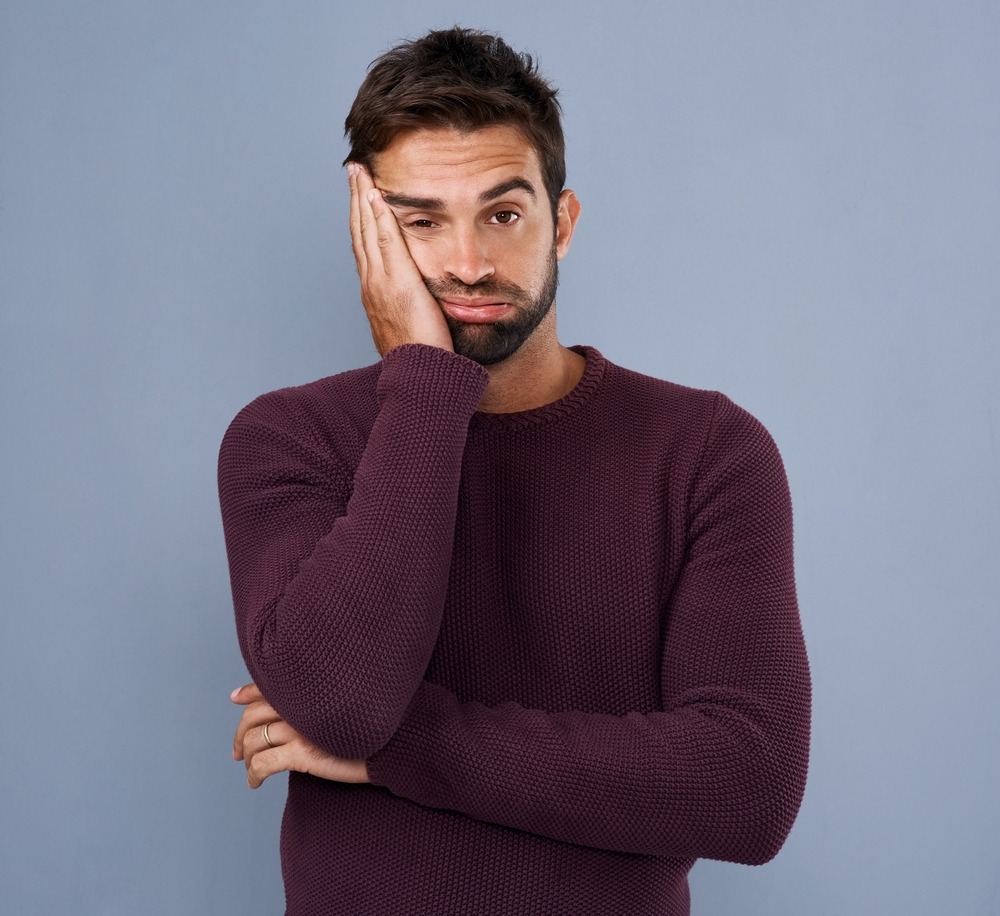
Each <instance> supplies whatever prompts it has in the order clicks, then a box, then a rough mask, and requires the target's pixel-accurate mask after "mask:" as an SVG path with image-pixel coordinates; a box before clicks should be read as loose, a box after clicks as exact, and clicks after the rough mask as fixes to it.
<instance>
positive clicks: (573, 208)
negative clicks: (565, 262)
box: [556, 188, 581, 261]
mask: <svg viewBox="0 0 1000 916" xmlns="http://www.w3.org/2000/svg"><path fill="white" fill-rule="evenodd" d="M580 210H581V207H580V201H579V199H578V198H577V196H576V193H575V192H574V191H571V190H570V189H569V188H567V189H566V190H565V191H563V192H562V194H560V195H559V207H558V209H557V210H556V258H557V260H560V261H561V260H562V259H563V258H564V257H566V253H567V252H568V251H569V245H570V242H572V241H573V231H574V230H575V229H576V221H577V220H578V219H579V218H580Z"/></svg>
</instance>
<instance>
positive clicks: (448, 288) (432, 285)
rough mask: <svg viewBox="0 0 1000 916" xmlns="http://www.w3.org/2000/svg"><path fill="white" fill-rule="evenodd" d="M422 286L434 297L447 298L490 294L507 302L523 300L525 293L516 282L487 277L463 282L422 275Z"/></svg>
mask: <svg viewBox="0 0 1000 916" xmlns="http://www.w3.org/2000/svg"><path fill="white" fill-rule="evenodd" d="M423 280H424V286H426V287H427V290H428V291H429V292H430V294H431V295H432V296H433V297H434V298H435V299H447V298H448V297H449V296H460V297H470V298H471V297H474V296H484V297H485V296H490V297H494V298H497V299H504V300H506V301H508V302H510V301H513V302H518V301H523V300H524V299H525V298H527V294H526V293H525V291H524V290H523V289H521V287H520V286H518V285H517V284H516V283H505V282H504V281H502V280H494V279H491V278H489V277H488V278H487V279H485V280H480V281H479V282H478V283H471V284H470V283H463V282H462V281H461V280H458V279H456V278H452V279H450V280H434V279H432V278H430V277H424V278H423Z"/></svg>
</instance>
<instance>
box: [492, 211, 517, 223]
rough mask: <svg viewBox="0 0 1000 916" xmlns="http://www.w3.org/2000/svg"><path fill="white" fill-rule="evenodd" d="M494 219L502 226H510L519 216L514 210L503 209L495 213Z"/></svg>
mask: <svg viewBox="0 0 1000 916" xmlns="http://www.w3.org/2000/svg"><path fill="white" fill-rule="evenodd" d="M493 219H494V220H496V221H497V222H498V223H500V224H501V225H502V226H508V225H510V224H511V223H513V222H516V221H517V220H518V219H519V217H518V215H517V214H516V213H514V212H513V211H512V210H501V211H500V212H499V213H494V214H493Z"/></svg>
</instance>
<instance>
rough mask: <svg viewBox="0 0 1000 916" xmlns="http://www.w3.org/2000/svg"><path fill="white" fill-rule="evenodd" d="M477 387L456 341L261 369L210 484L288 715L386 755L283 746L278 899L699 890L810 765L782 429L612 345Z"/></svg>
mask: <svg viewBox="0 0 1000 916" xmlns="http://www.w3.org/2000/svg"><path fill="white" fill-rule="evenodd" d="M581 352H583V353H585V355H586V357H587V367H586V370H585V373H584V376H583V378H582V380H581V381H580V383H579V384H578V385H577V387H576V388H575V389H574V390H573V391H572V392H571V393H570V394H568V395H567V396H566V397H565V398H563V399H562V400H560V401H558V402H556V403H554V404H550V405H548V406H546V407H542V408H539V409H537V410H530V411H525V412H522V413H514V414H483V413H477V412H476V406H477V404H478V403H479V400H480V398H481V396H482V394H483V392H484V390H485V388H486V384H487V378H488V377H487V373H486V371H485V370H484V369H483V368H482V367H480V366H478V365H477V364H475V363H473V362H471V361H470V360H467V359H465V358H463V357H460V356H456V355H454V354H452V353H448V352H445V351H443V350H438V349H434V348H431V347H425V346H420V345H407V346H403V347H399V348H397V349H395V350H393V351H392V352H391V353H389V354H388V355H387V356H386V358H385V359H384V360H383V361H382V362H381V363H379V364H376V365H374V366H369V367H368V368H365V369H359V370H355V371H352V372H346V373H343V374H341V375H337V376H334V377H332V378H327V379H322V380H321V381H318V382H314V383H312V384H309V385H304V386H302V387H300V388H291V389H285V390H282V391H276V392H273V393H271V394H268V395H264V396H263V397H261V398H258V399H257V400H256V401H254V402H253V403H252V404H250V405H249V406H248V407H247V408H245V409H244V410H243V411H242V412H241V413H240V414H239V415H238V416H237V418H236V419H235V420H234V421H233V424H232V426H231V427H230V429H229V431H228V433H227V434H226V437H225V440H224V442H223V445H222V453H221V457H220V469H219V485H220V492H221V500H222V512H223V519H224V523H225V532H226V543H227V547H228V551H229V562H230V569H231V574H232V586H233V595H234V602H235V608H236V623H237V630H238V633H239V641H240V647H241V649H242V651H243V656H244V658H245V659H246V663H247V667H248V668H249V670H250V674H251V676H252V677H253V679H254V680H255V681H256V682H257V684H258V685H259V686H260V688H261V689H262V691H263V692H264V694H265V696H267V698H268V699H269V700H270V701H271V703H272V704H273V705H274V707H275V708H276V709H277V710H278V711H279V712H280V713H281V715H282V716H283V717H284V718H285V719H286V720H287V721H288V722H289V723H291V724H292V725H293V726H294V727H295V728H296V729H298V730H299V731H300V732H301V733H302V734H304V735H305V736H307V737H308V738H310V739H311V740H312V741H314V742H315V743H316V744H318V745H319V746H321V747H323V748H325V749H327V750H329V751H331V752H333V753H335V754H338V755H341V756H344V757H352V758H356V757H364V758H367V759H368V761H369V772H370V775H371V779H372V782H373V785H365V786H351V785H341V784H338V783H333V782H326V781H324V780H321V779H317V778H315V777H312V776H308V775H304V774H299V773H293V774H291V776H290V778H289V789H288V802H287V805H286V808H285V816H284V820H283V823H282V834H281V852H282V867H283V872H284V876H285V887H286V894H287V900H288V913H289V914H296V916H299V914H301V916H323V914H335V913H336V914H368V913H370V914H377V916H392V914H407V916H411V914H423V913H427V914H444V913H457V914H499V913H510V914H518V916H524V914H546V916H548V914H561V913H565V914H573V916H581V914H603V913H622V914H644V913H659V914H670V916H675V914H676V916H681V914H687V913H688V911H689V903H688V886H687V873H688V871H689V869H690V868H691V866H692V864H693V863H694V860H695V859H696V858H697V857H699V856H706V857H710V858H715V859H728V860H732V861H736V862H745V863H761V862H765V861H767V860H768V859H770V858H771V857H772V856H774V855H775V853H776V852H777V851H778V849H779V848H780V846H781V844H782V842H783V841H784V839H785V836H786V835H787V833H788V830H789V829H790V827H791V825H792V822H793V820H794V818H795V815H796V812H797V809H798V806H799V801H800V799H801V796H802V791H803V786H804V783H805V776H806V759H807V752H808V730H809V672H808V666H807V662H806V656H805V650H804V648H803V643H802V634H801V629H800V625H799V619H798V610H797V605H796V598H795V585H794V579H793V571H792V527H791V510H790V504H789V497H788V488H787V484H786V481H785V475H784V471H783V469H782V465H781V459H780V458H779V456H778V452H777V450H776V449H775V446H774V444H773V442H772V440H771V438H770V437H769V436H768V434H767V432H766V431H765V430H764V429H763V427H762V426H761V425H760V424H759V423H758V422H757V421H756V420H755V419H754V418H753V417H751V416H750V415H749V414H747V413H746V412H745V411H743V410H741V409H740V408H739V407H737V406H735V405H734V404H733V403H732V402H731V401H729V400H728V399H726V398H725V397H724V396H722V395H720V394H714V393H710V392H704V391H697V390H693V389H690V388H683V387H681V386H678V385H674V384H671V383H668V382H663V381H658V380H655V379H652V378H648V377H646V376H642V375H639V374H637V373H634V372H630V371H628V370H625V369H622V368H620V367H618V366H615V365H613V364H612V363H610V362H608V361H606V360H605V359H604V358H603V357H602V356H601V355H600V354H599V353H597V352H596V351H595V350H592V349H583V350H581Z"/></svg>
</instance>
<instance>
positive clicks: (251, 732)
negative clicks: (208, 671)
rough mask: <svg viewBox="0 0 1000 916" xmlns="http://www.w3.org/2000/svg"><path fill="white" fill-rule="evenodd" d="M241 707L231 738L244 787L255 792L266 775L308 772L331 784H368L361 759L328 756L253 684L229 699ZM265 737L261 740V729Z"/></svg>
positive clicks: (262, 735) (231, 695)
mask: <svg viewBox="0 0 1000 916" xmlns="http://www.w3.org/2000/svg"><path fill="white" fill-rule="evenodd" d="M229 698H230V699H231V700H232V701H233V702H234V703H238V704H239V705H240V706H244V707H245V709H244V710H243V716H242V718H241V719H240V724H239V725H238V726H237V728H236V734H235V735H234V737H233V759H234V760H242V761H243V762H244V763H245V764H246V768H247V785H249V786H250V788H251V789H256V788H258V787H259V786H260V785H262V784H263V782H264V780H265V779H267V777H268V776H273V775H274V774H275V773H281V772H284V771H285V770H288V771H292V770H294V771H295V772H298V773H310V774H312V775H313V776H319V777H320V778H321V779H330V780H332V781H334V782H350V783H362V782H370V781H371V780H369V778H368V768H367V767H366V765H365V761H364V760H345V759H344V758H342V757H335V756H334V755H333V754H328V753H327V752H326V751H324V750H322V749H321V748H318V747H316V745H315V744H313V743H312V742H311V741H307V740H306V739H305V738H303V737H302V735H300V734H299V733H298V732H297V731H295V729H294V728H292V726H291V725H289V724H288V723H287V722H285V721H284V720H283V719H282V718H281V717H280V716H279V715H278V713H277V712H276V711H275V709H274V707H273V706H271V704H270V703H268V702H267V700H265V699H264V695H263V694H262V693H261V692H260V690H259V689H258V688H257V685H256V684H244V685H243V686H242V687H239V688H237V689H236V690H234V691H233V692H232V693H231V694H230V697H229ZM265 725H266V726H267V737H268V738H269V739H270V744H268V742H267V741H265V740H264V726H265Z"/></svg>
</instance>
